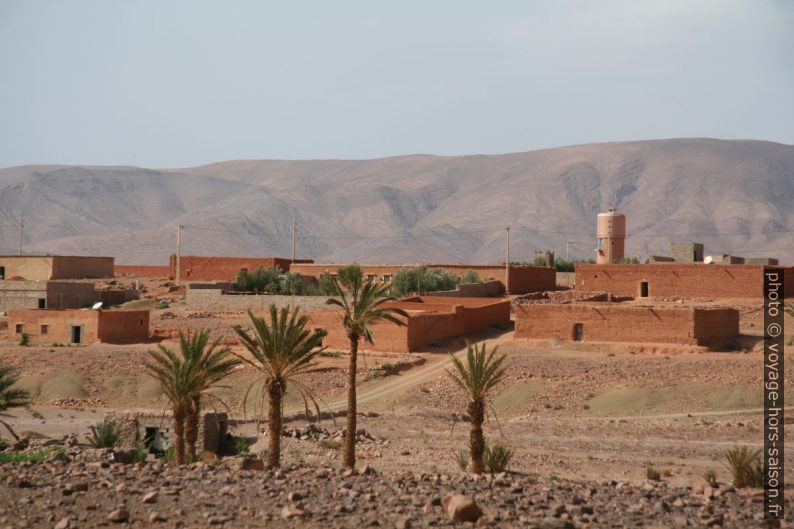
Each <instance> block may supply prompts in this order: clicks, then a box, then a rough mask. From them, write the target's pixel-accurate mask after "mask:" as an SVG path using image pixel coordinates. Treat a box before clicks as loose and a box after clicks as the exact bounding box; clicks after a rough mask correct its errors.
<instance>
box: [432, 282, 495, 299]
mask: <svg viewBox="0 0 794 529" xmlns="http://www.w3.org/2000/svg"><path fill="white" fill-rule="evenodd" d="M504 293H505V286H504V285H503V284H502V282H501V281H483V282H482V283H460V284H458V285H455V290H440V291H438V292H426V293H425V294H424V295H425V296H443V297H463V298H496V297H499V296H501V295H502V294H504Z"/></svg>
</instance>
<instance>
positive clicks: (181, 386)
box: [146, 330, 239, 465]
mask: <svg viewBox="0 0 794 529" xmlns="http://www.w3.org/2000/svg"><path fill="white" fill-rule="evenodd" d="M209 337H210V332H209V331H207V330H202V331H199V332H197V333H191V332H188V333H187V334H185V333H182V332H180V333H179V348H180V351H179V353H178V354H177V353H175V352H174V351H172V350H171V349H169V348H167V347H165V346H164V345H159V346H158V350H157V351H149V357H150V358H149V362H147V363H146V369H147V370H148V371H149V374H151V375H152V376H153V377H154V378H155V380H157V382H158V383H159V384H160V388H161V389H162V390H163V393H164V394H165V396H166V397H167V398H168V401H169V405H170V407H171V411H172V412H173V416H174V460H175V462H176V464H178V465H181V464H184V463H185V453H186V448H188V449H189V450H191V452H190V455H191V456H194V455H195V436H196V433H194V430H195V431H196V432H197V424H198V414H199V413H200V402H201V397H202V396H203V395H206V393H207V392H208V391H209V389H210V388H212V387H213V386H215V385H216V383H217V382H220V380H222V379H223V378H225V377H226V376H227V375H228V374H229V373H230V372H231V370H232V369H234V367H235V366H236V365H237V364H238V363H239V362H238V361H237V360H236V359H231V358H229V357H228V355H229V350H228V348H225V347H224V348H220V347H219V341H218V340H215V341H214V342H213V343H212V345H210V346H209V347H208V344H209ZM186 429H187V432H186Z"/></svg>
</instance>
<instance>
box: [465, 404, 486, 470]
mask: <svg viewBox="0 0 794 529" xmlns="http://www.w3.org/2000/svg"><path fill="white" fill-rule="evenodd" d="M469 417H470V419H471V432H470V433H469V449H470V451H471V471H472V472H474V473H475V474H482V473H483V471H484V470H485V467H484V465H483V454H484V453H485V437H484V436H483V433H482V423H483V421H484V420H485V402H483V401H482V399H477V400H472V401H470V402H469Z"/></svg>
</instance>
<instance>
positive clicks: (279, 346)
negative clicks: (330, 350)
mask: <svg viewBox="0 0 794 529" xmlns="http://www.w3.org/2000/svg"><path fill="white" fill-rule="evenodd" d="M269 314H270V321H265V319H264V318H258V317H256V316H254V315H253V313H252V312H251V311H250V310H249V311H248V320H249V322H250V334H249V333H248V331H246V330H243V329H242V327H240V326H239V325H237V326H235V327H234V330H235V332H236V333H237V335H238V336H239V337H240V341H241V342H242V344H243V345H244V346H245V348H246V349H248V351H249V352H250V353H251V357H252V358H253V360H252V359H249V358H247V357H244V356H241V355H237V356H238V357H239V358H240V359H241V360H242V361H244V362H246V363H248V364H249V365H251V366H252V367H254V368H255V369H256V370H257V371H259V372H260V373H261V376H262V378H261V380H259V381H257V382H254V383H253V384H251V386H249V388H248V391H247V392H246V398H245V400H244V401H243V402H244V403H245V402H246V401H247V400H248V394H249V393H250V392H251V390H252V389H253V388H254V385H255V384H257V383H259V392H260V399H258V400H259V401H260V402H264V401H265V400H267V401H268V405H269V407H268V444H269V446H268V450H267V459H268V466H269V467H270V468H277V467H278V466H279V465H280V461H281V431H282V423H283V416H282V413H283V410H282V407H283V402H284V394H285V393H286V391H287V385H288V384H292V385H293V386H295V387H296V388H297V389H298V391H299V392H300V394H301V395H302V397H303V399H304V404H306V415H307V416H308V414H309V413H308V401H311V402H312V403H313V404H314V405H315V408H316V409H317V416H318V417H319V416H320V410H319V406H318V405H317V400H316V398H315V396H314V393H313V392H312V390H311V388H309V387H308V386H307V385H306V384H304V383H303V382H300V381H299V380H298V376H299V375H301V374H304V373H306V372H308V371H309V370H310V368H311V367H312V361H313V360H314V359H315V357H316V356H317V354H318V353H319V352H320V351H322V350H323V348H322V342H323V338H324V337H325V336H326V331H324V330H321V329H316V330H314V331H309V330H308V329H307V326H308V324H309V318H308V317H307V316H306V315H305V314H301V313H300V307H296V308H295V309H294V310H291V309H290V308H289V307H283V308H282V309H281V310H280V311H279V310H277V309H276V306H275V305H270V311H269ZM235 354H236V353H235Z"/></svg>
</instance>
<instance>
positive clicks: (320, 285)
mask: <svg viewBox="0 0 794 529" xmlns="http://www.w3.org/2000/svg"><path fill="white" fill-rule="evenodd" d="M316 288H317V292H318V293H319V294H320V295H321V296H333V295H334V293H335V292H334V276H332V275H331V274H325V273H323V274H320V277H319V278H318V279H317V287H316Z"/></svg>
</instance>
